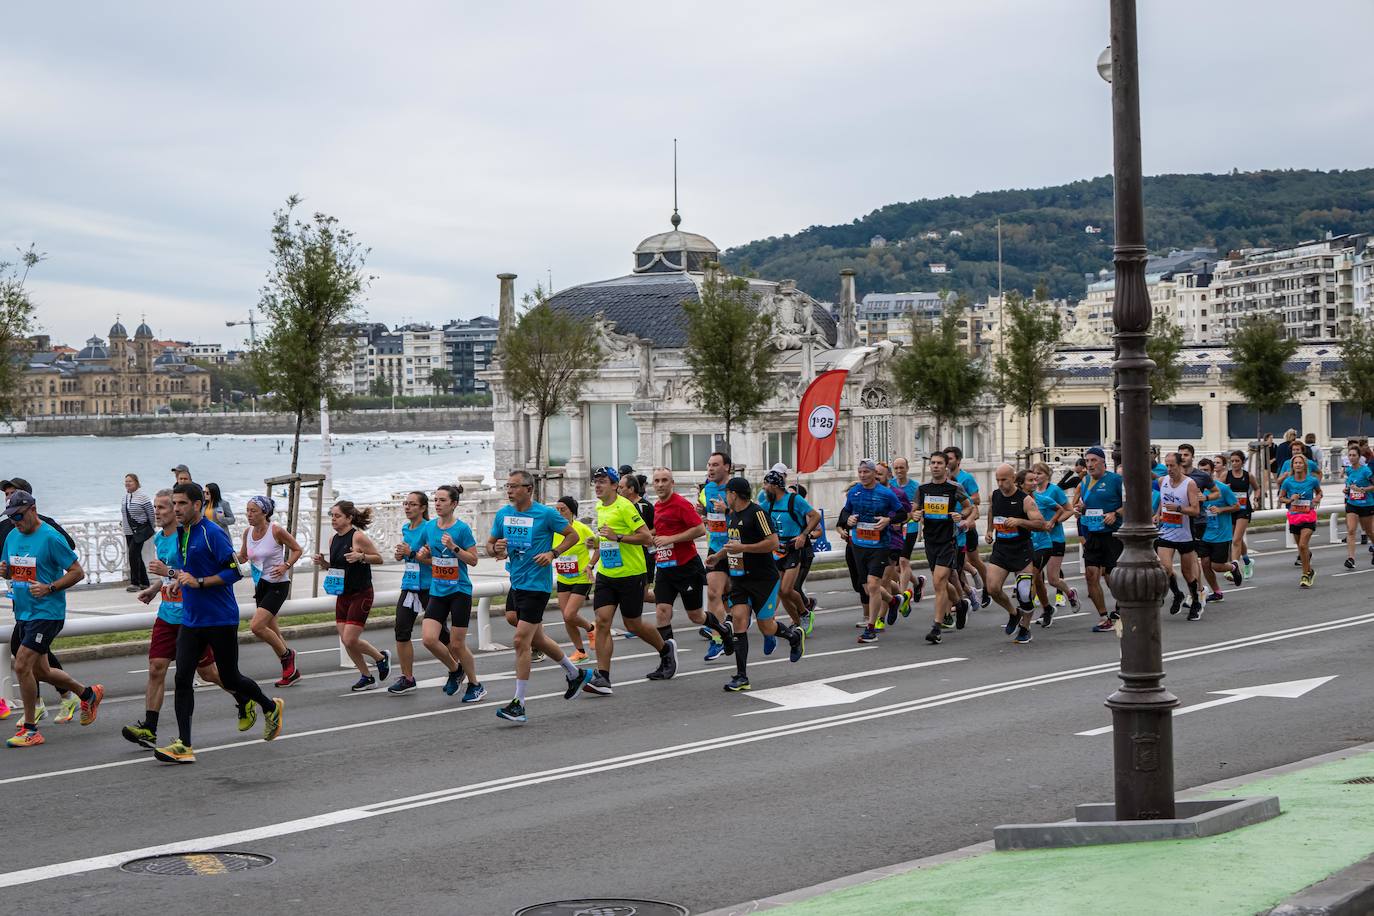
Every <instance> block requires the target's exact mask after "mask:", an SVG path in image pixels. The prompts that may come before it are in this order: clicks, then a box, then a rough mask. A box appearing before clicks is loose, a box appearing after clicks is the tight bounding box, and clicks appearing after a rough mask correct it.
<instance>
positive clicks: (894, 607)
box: [883, 594, 906, 627]
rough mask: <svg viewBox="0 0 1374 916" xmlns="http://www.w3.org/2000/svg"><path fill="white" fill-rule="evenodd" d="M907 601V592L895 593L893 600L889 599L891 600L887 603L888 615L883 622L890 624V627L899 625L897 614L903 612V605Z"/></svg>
mask: <svg viewBox="0 0 1374 916" xmlns="http://www.w3.org/2000/svg"><path fill="white" fill-rule="evenodd" d="M905 603H906V595H905V594H898V595H893V596H892V600H891V601H889V602H888V603H887V614H886V616H885V617H884V618H883V622H884V623H885V624H887V625H888V626H890V627H892V626H896V625H897V615H898V614H900V613H901V612H902V606H903V605H904V604H905Z"/></svg>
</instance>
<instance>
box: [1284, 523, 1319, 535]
mask: <svg viewBox="0 0 1374 916" xmlns="http://www.w3.org/2000/svg"><path fill="white" fill-rule="evenodd" d="M1316 530H1317V523H1316V522H1298V523H1297V524H1291V523H1290V524H1289V526H1288V533H1289V534H1291V535H1293V537H1297V536H1298V532H1300V531H1316Z"/></svg>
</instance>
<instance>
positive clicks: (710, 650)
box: [706, 640, 725, 662]
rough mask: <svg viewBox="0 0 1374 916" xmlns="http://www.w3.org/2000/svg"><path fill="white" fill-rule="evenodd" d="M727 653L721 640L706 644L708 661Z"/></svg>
mask: <svg viewBox="0 0 1374 916" xmlns="http://www.w3.org/2000/svg"><path fill="white" fill-rule="evenodd" d="M724 654H725V646H724V645H722V644H721V643H720V641H719V640H716V641H713V642H709V643H707V644H706V661H708V662H713V661H715V660H716V659H718V658H720V657H721V656H722V655H724Z"/></svg>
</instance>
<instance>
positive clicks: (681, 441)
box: [668, 433, 715, 471]
mask: <svg viewBox="0 0 1374 916" xmlns="http://www.w3.org/2000/svg"><path fill="white" fill-rule="evenodd" d="M714 440H715V436H713V435H712V434H711V433H690V434H688V433H673V434H672V436H670V437H669V444H668V462H669V463H670V464H671V465H672V467H673V470H674V471H704V470H706V461H707V459H709V458H710V457H711V452H713V451H715V449H714V447H713V445H712V443H713V442H714Z"/></svg>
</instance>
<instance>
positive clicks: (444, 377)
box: [429, 369, 458, 394]
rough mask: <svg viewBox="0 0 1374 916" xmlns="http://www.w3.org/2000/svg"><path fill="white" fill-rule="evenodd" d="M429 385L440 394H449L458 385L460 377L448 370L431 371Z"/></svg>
mask: <svg viewBox="0 0 1374 916" xmlns="http://www.w3.org/2000/svg"><path fill="white" fill-rule="evenodd" d="M429 383H430V384H431V385H433V386H434V390H435V391H436V392H437V393H439V394H449V393H450V392H452V391H453V386H454V385H456V384H457V383H458V377H457V376H456V375H454V374H453V373H452V372H450V371H449V370H447V369H431V370H429Z"/></svg>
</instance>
